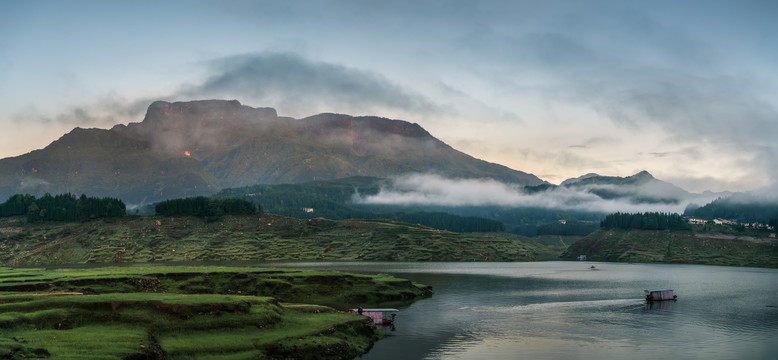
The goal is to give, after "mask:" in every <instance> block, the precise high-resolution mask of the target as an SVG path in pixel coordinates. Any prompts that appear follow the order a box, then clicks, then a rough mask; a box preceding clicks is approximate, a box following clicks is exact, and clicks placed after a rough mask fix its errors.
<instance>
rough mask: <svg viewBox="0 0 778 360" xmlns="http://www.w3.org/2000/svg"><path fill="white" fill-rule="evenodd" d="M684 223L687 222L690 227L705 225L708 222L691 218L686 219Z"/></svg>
mask: <svg viewBox="0 0 778 360" xmlns="http://www.w3.org/2000/svg"><path fill="white" fill-rule="evenodd" d="M686 221H688V222H689V224H692V225H705V223H707V222H708V220H705V219H698V218H693V217H690V218H688V219H687V220H686Z"/></svg>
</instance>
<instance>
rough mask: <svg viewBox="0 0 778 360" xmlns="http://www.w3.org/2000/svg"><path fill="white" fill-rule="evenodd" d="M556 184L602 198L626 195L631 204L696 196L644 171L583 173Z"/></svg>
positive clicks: (624, 197) (617, 197) (677, 199)
mask: <svg viewBox="0 0 778 360" xmlns="http://www.w3.org/2000/svg"><path fill="white" fill-rule="evenodd" d="M560 186H563V187H567V188H571V189H577V190H583V191H587V192H590V193H592V194H595V195H597V196H599V197H601V198H603V199H627V200H629V201H630V202H632V203H635V204H638V203H649V204H652V203H653V204H656V203H664V204H677V203H679V202H681V201H683V200H687V199H692V198H698V197H699V196H698V195H696V194H692V193H689V192H688V191H686V190H684V189H681V188H680V187H678V186H675V185H673V184H671V183H669V182H666V181H662V180H658V179H656V178H654V176H652V175H651V174H650V173H649V172H648V171H641V172H639V173H637V174H635V175H632V176H627V177H619V176H601V175H597V174H586V175H583V176H581V177H578V178H574V179H567V180H565V181H563V182H562V183H561V184H560ZM708 201H710V200H708Z"/></svg>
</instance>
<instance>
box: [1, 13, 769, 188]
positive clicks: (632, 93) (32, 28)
mask: <svg viewBox="0 0 778 360" xmlns="http://www.w3.org/2000/svg"><path fill="white" fill-rule="evenodd" d="M776 15H778V2H777V1H771V0H764V1H756V0H754V1H748V0H732V1H716V0H705V1H692V0H689V1H683V0H681V1H677V0H676V1H662V0H657V1H630V0H619V1H616V0H611V1H599V0H585V1H581V0H568V1H562V0H556V1H555V0H541V1H524V0H512V1H488V0H476V1H469V0H447V1H423V0H416V1H397V0H395V1H370V0H362V1H359V0H354V1H294V0H291V1H237V0H219V1H97V0H93V1H79V0H70V1H36V0H31V1H22V0H19V1H17V0H0V129H1V130H2V131H0V158H2V157H10V156H18V155H21V154H25V153H27V152H30V151H32V150H34V149H39V148H43V147H45V146H46V145H48V144H49V143H51V142H52V141H54V140H56V139H57V138H59V137H60V136H62V135H63V134H64V133H67V132H69V131H70V130H71V129H73V128H74V127H82V128H92V127H97V128H110V127H112V126H113V125H115V124H119V123H123V124H126V123H129V122H139V121H142V119H143V115H144V114H145V110H146V108H147V107H148V105H149V104H150V103H151V102H153V101H155V100H167V101H188V100H198V99H230V100H231V99H236V100H238V101H240V102H241V103H242V104H244V105H248V106H252V107H273V108H275V109H276V110H277V111H278V114H279V115H282V116H291V117H295V118H303V117H306V116H310V115H314V114H317V113H321V112H333V113H342V114H350V115H376V116H382V117H387V118H393V119H401V120H406V121H409V122H413V123H418V124H419V125H421V126H422V127H424V128H425V129H426V130H428V131H429V132H430V133H431V134H432V135H433V136H435V137H437V138H438V139H440V140H442V141H444V142H445V143H447V144H449V145H451V146H452V147H454V148H456V149H458V150H460V151H463V152H465V153H467V154H470V155H472V156H474V157H476V158H480V159H483V160H487V161H490V162H495V163H499V164H502V165H506V166H508V167H510V168H513V169H516V170H521V171H525V172H529V173H532V174H535V175H536V176H538V177H540V178H541V179H543V180H546V181H548V182H550V183H554V184H558V183H560V182H561V181H563V180H565V179H567V178H572V177H578V176H581V175H584V174H587V173H598V174H601V175H608V176H629V175H632V174H635V173H637V172H639V171H641V170H646V171H648V172H650V173H651V174H652V175H654V177H656V178H659V179H661V180H665V181H669V182H672V183H673V184H675V185H678V186H680V187H682V188H684V189H686V190H688V191H692V192H702V191H705V190H711V191H725V190H729V191H748V190H765V189H767V190H776V189H778V166H777V165H778V141H776V140H775V139H776V136H777V135H778V41H775V34H778V21H775V20H774V19H775V17H776Z"/></svg>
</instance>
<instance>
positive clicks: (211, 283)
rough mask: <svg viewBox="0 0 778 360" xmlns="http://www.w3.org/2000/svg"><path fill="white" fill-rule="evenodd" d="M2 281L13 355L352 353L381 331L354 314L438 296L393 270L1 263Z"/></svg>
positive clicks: (3, 341)
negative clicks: (19, 265) (10, 266)
mask: <svg viewBox="0 0 778 360" xmlns="http://www.w3.org/2000/svg"><path fill="white" fill-rule="evenodd" d="M0 279H2V281H0V329H2V332H1V333H0V358H3V359H27V358H59V359H224V358H230V359H271V358H272V359H286V358H294V359H304V358H305V359H350V358H354V357H356V356H358V355H360V354H363V353H365V352H366V351H367V350H368V349H370V347H371V346H372V344H373V342H375V341H376V340H378V339H379V338H380V337H381V333H380V332H379V331H377V329H376V327H375V325H373V322H372V320H370V319H369V318H367V317H364V316H359V315H355V314H349V313H347V312H345V310H346V309H349V308H353V307H356V306H361V305H365V306H371V307H372V306H379V305H380V304H383V303H386V302H387V301H403V303H404V304H407V303H410V302H412V301H414V300H416V299H418V298H421V297H425V296H429V295H431V289H430V288H429V287H426V286H423V285H419V284H414V283H412V282H410V281H408V280H403V279H397V278H393V277H390V276H386V275H356V274H346V273H340V272H320V271H310V270H291V269H272V268H270V269H268V268H245V267H182V266H143V267H99V268H90V269H58V270H44V269H19V268H16V269H8V268H0ZM326 305H330V306H332V307H330V306H326Z"/></svg>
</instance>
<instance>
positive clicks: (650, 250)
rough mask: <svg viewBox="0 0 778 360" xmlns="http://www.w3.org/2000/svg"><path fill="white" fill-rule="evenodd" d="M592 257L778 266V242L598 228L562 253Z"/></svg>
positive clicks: (594, 258) (604, 259)
mask: <svg viewBox="0 0 778 360" xmlns="http://www.w3.org/2000/svg"><path fill="white" fill-rule="evenodd" d="M579 254H586V255H587V257H588V259H589V260H594V261H618V262H645V263H675V264H704V265H725V266H753V267H770V268H774V267H778V241H776V240H775V238H769V237H765V238H756V237H750V236H734V235H726V234H716V233H700V232H693V231H672V230H665V231H657V230H620V229H611V230H598V231H596V232H594V233H592V234H590V235H589V236H587V237H585V238H583V239H582V240H579V241H577V242H575V243H573V244H572V245H570V247H569V248H568V249H567V250H566V251H565V252H564V253H563V254H562V256H561V258H562V259H567V260H574V259H575V257H576V256H577V255H579Z"/></svg>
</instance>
